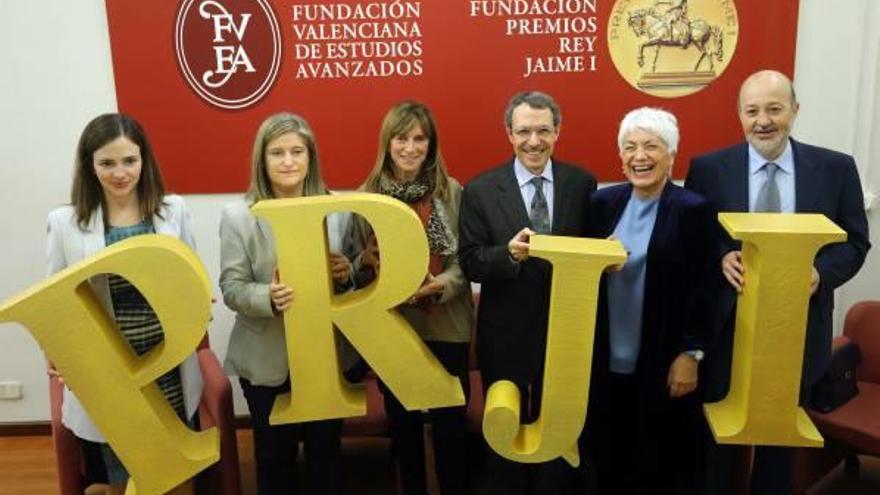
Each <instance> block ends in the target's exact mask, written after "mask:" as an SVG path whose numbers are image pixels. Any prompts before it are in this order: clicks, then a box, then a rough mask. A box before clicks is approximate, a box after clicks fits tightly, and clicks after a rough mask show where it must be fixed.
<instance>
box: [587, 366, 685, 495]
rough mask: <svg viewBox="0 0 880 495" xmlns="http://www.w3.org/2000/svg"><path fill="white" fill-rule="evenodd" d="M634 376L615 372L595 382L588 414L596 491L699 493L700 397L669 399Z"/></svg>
mask: <svg viewBox="0 0 880 495" xmlns="http://www.w3.org/2000/svg"><path fill="white" fill-rule="evenodd" d="M644 383H645V382H643V381H642V380H640V379H639V377H638V376H637V375H623V374H618V373H613V372H606V373H604V374H603V376H602V378H601V380H597V381H596V382H594V385H593V387H594V389H593V390H591V393H590V404H589V407H590V411H589V415H588V416H587V428H586V430H587V432H588V433H587V434H586V435H585V437H586V441H587V442H588V445H585V446H584V448H582V452H583V451H587V452H589V454H588V457H589V460H590V461H591V464H593V465H594V466H595V473H593V474H594V475H595V476H596V478H597V482H598V488H599V493H600V494H602V495H606V494H615V495H617V494H620V495H629V494H633V495H635V494H638V495H648V494H661V493H662V494H670V495H671V494H679V495H683V494H686V495H693V494H694V493H696V491H697V480H696V471H697V453H698V450H699V415H700V404H699V396H698V395H697V394H696V393H691V394H688V395H686V396H684V397H679V398H676V399H671V398H669V397H668V395H667V392H666V390H665V388H663V387H662V386H659V385H658V386H655V385H656V384H652V385H651V388H652V390H646V389H645V388H646V385H645V384H644Z"/></svg>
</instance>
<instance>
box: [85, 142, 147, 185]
mask: <svg viewBox="0 0 880 495" xmlns="http://www.w3.org/2000/svg"><path fill="white" fill-rule="evenodd" d="M92 166H93V167H94V169H95V176H97V178H98V182H99V183H100V184H101V189H102V190H103V191H104V198H106V199H108V200H110V199H115V200H119V199H130V198H131V196H132V195H134V196H137V185H138V181H140V179H141V168H142V162H141V148H140V146H138V145H136V144H134V142H132V140H130V139H128V138H127V137H125V136H119V137H118V138H116V139H114V140H113V141H110V142H109V143H107V144H105V145H104V146H101V147H100V148H98V149H96V150H95V152H94V153H93V154H92Z"/></svg>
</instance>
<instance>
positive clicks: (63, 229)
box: [46, 195, 203, 443]
mask: <svg viewBox="0 0 880 495" xmlns="http://www.w3.org/2000/svg"><path fill="white" fill-rule="evenodd" d="M161 215H162V217H161V218H160V217H158V216H156V217H153V227H154V228H155V230H156V233H157V234H165V235H170V236H173V237H176V238H178V239H180V240H181V241H183V242H185V243H186V244H188V245H189V246H190V247H191V248H193V249H195V240H194V239H193V236H192V226H191V220H190V218H189V214H188V213H187V211H186V204H185V203H184V202H183V198H181V197H180V196H175V195H168V196H165V198H164V200H163V205H162V209H161ZM104 247H105V244H104V215H103V212H102V210H101V207H100V205H99V206H98V209H97V210H96V211H95V212H94V214H92V218H91V220H90V221H89V224H88V225H87V226H86V228H85V229H81V228H80V227H79V225H78V224H77V222H76V213H75V211H74V209H73V207H72V206H62V207H60V208H56V209H55V210H52V212H51V213H49V228H48V245H47V249H46V251H47V258H48V263H47V268H46V271H47V273H48V275H52V274H54V273H56V272H58V271H61V270H63V269H64V268H66V267H68V266H70V265H72V264H74V263H76V262H78V261H81V260H83V259H85V258H88V257H89V256H92V255H93V254H95V253H97V252H98V251H100V250H101V249H104ZM89 284H90V285H91V286H92V290H93V291H94V292H95V294H96V296H97V297H98V300H99V301H101V303H102V304H103V305H104V308H105V309H106V310H107V314H109V315H110V316H113V304H112V301H111V299H110V287H109V285H108V282H107V276H106V275H102V276H97V277H93V278H92V279H90V280H89ZM180 378H181V382H182V385H183V401H184V405H185V407H186V415H187V417H188V418H191V417H192V416H193V415H194V414H195V412H196V410H197V409H198V405H199V400H200V399H201V395H202V385H203V383H202V374H201V371H200V370H199V361H198V357H197V356H196V354H195V353H193V354H192V355H190V356H189V357H188V358H187V359H186V360H185V361H184V362H183V363H181V364H180ZM61 421H62V423H64V426H66V427H67V428H69V429H70V430H71V431H73V433H74V434H75V435H76V436H77V437H80V438H83V439H85V440H89V441H92V442H102V443H106V442H107V440H106V439H105V438H104V435H102V434H101V432H100V431H98V428H97V427H96V426H95V424H94V423H92V420H91V419H89V416H88V414H86V411H85V409H84V408H83V406H82V404H81V403H80V402H79V400H78V399H77V398H76V396H75V395H73V392H71V391H70V389H69V388H67V387H66V386H65V387H64V404H63V406H62V408H61Z"/></svg>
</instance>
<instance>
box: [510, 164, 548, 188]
mask: <svg viewBox="0 0 880 495" xmlns="http://www.w3.org/2000/svg"><path fill="white" fill-rule="evenodd" d="M513 173H514V174H516V182H517V184H519V187H520V188H522V187H523V186H525V185H526V184H528V182H529V181H530V180H532V178H534V177H535V175H534V174H533V173H531V172H529V169H527V168H526V166H525V165H523V164H522V162H521V161H519V158H516V159H514V160H513ZM541 177H543V178H544V180H546V181H548V182H550V183H552V182H553V160H552V159H548V160H547V166H545V167H544V171H543V172H541Z"/></svg>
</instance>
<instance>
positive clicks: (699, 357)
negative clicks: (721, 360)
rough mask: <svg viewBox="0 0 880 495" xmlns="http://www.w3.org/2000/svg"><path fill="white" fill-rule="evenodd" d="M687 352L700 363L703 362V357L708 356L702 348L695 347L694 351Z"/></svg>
mask: <svg viewBox="0 0 880 495" xmlns="http://www.w3.org/2000/svg"><path fill="white" fill-rule="evenodd" d="M685 354H687V355H688V356H690V357H692V358H693V359H694V361H696V362H698V363H699V362H701V361H702V360H703V358H705V357H706V353H705V352H703V350H702V349H694V350H692V351H685Z"/></svg>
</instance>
